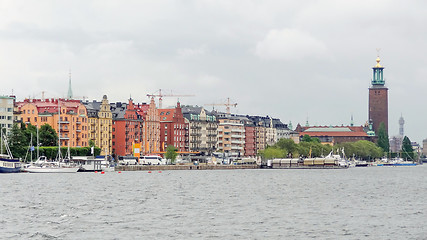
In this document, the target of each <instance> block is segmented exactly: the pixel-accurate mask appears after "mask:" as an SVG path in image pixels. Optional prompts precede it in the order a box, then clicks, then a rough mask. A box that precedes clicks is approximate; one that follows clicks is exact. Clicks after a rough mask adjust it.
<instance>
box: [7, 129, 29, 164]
mask: <svg viewBox="0 0 427 240" xmlns="http://www.w3.org/2000/svg"><path fill="white" fill-rule="evenodd" d="M24 132H25V127H24V128H20V127H19V126H18V124H13V127H12V129H11V131H10V134H9V136H8V143H9V148H10V151H11V152H12V155H13V156H14V157H17V158H23V157H25V153H26V152H27V146H28V145H29V141H28V140H27V138H26V135H25V133H24Z"/></svg>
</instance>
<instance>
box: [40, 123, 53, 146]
mask: <svg viewBox="0 0 427 240" xmlns="http://www.w3.org/2000/svg"><path fill="white" fill-rule="evenodd" d="M39 143H40V145H41V146H58V134H57V133H56V131H55V129H53V128H52V127H51V126H50V125H49V124H44V125H42V126H41V127H40V129H39Z"/></svg>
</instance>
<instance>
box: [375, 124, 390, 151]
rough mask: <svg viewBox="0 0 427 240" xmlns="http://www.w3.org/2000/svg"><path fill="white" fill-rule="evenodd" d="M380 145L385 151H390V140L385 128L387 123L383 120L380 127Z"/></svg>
mask: <svg viewBox="0 0 427 240" xmlns="http://www.w3.org/2000/svg"><path fill="white" fill-rule="evenodd" d="M377 144H378V147H380V148H382V149H383V152H388V151H389V150H390V142H389V140H388V134H387V131H386V129H385V124H384V123H383V122H381V123H380V126H379V127H378V142H377Z"/></svg>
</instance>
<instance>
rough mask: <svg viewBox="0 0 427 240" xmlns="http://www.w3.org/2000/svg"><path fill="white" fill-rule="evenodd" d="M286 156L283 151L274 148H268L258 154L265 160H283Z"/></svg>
mask: <svg viewBox="0 0 427 240" xmlns="http://www.w3.org/2000/svg"><path fill="white" fill-rule="evenodd" d="M286 154H287V152H286V151H285V150H282V149H279V148H276V147H268V148H266V149H264V150H263V151H261V152H260V155H261V156H262V157H263V158H265V159H273V158H283V157H285V156H286Z"/></svg>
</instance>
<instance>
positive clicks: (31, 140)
mask: <svg viewBox="0 0 427 240" xmlns="http://www.w3.org/2000/svg"><path fill="white" fill-rule="evenodd" d="M30 136H31V137H30V161H31V162H32V161H33V148H32V147H33V133H32V132H31V135H30Z"/></svg>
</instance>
